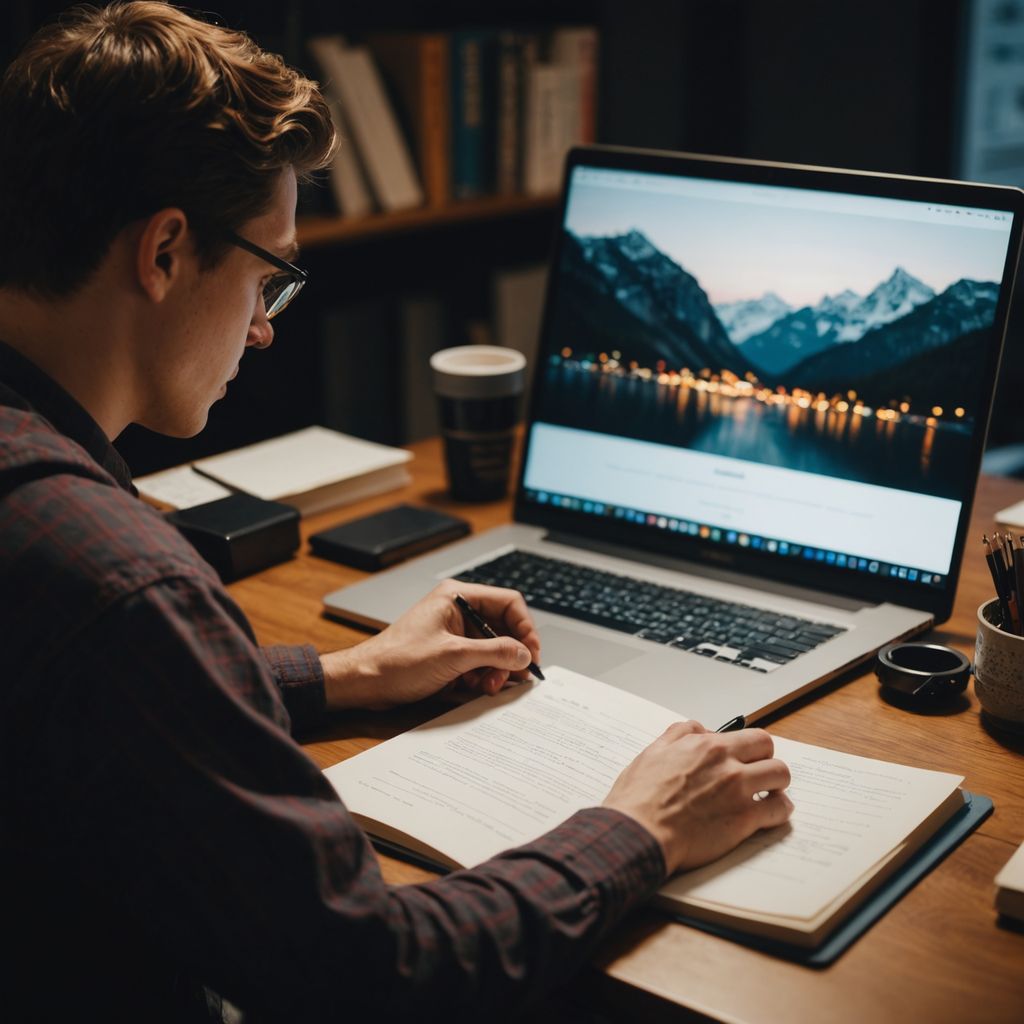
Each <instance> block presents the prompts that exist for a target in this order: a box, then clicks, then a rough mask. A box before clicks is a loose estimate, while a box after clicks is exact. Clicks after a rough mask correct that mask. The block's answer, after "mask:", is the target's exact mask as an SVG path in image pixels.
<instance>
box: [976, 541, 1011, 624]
mask: <svg viewBox="0 0 1024 1024" xmlns="http://www.w3.org/2000/svg"><path fill="white" fill-rule="evenodd" d="M998 537H999V534H998V533H996V534H993V535H992V539H993V540H996V541H997V544H996V546H995V547H993V545H992V543H991V541H989V539H988V534H982V537H981V540H982V543H984V545H985V561H986V562H987V563H988V571H989V572H990V573H991V574H992V583H993V585H994V586H995V588H996V597H997V598H998V599H999V615H1000V617H1001V620H1002V626H1003V628H1004V629H1005V630H1006V631H1007V632H1010V631H1011V629H1012V625H1011V620H1010V604H1009V601H1008V600H1007V596H1006V582H1005V570H1004V568H1003V567H1002V565H1001V562H1002V558H1001V557H1000V555H999V554H998V551H999V545H998V540H997V539H998Z"/></svg>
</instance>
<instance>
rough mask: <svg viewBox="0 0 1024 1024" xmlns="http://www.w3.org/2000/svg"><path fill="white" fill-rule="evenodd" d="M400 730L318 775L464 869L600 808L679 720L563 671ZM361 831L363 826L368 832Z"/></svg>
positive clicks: (369, 814)
mask: <svg viewBox="0 0 1024 1024" xmlns="http://www.w3.org/2000/svg"><path fill="white" fill-rule="evenodd" d="M544 674H545V680H544V682H532V683H524V684H522V685H521V686H516V687H512V688H510V689H507V690H504V691H502V692H501V693H500V694H498V695H497V696H495V697H480V698H478V699H477V700H474V701H472V702H471V703H469V704H465V705H463V706H462V707H459V708H456V709H455V710H453V711H450V712H448V713H447V714H445V715H442V716H441V717H440V718H436V719H434V720H433V721H431V722H427V723H425V724H424V725H421V726H419V727H418V728H416V729H412V730H410V731H409V732H406V733H402V734H400V735H398V736H396V737H394V738H393V739H391V740H388V741H387V742H386V743H382V744H380V745H378V746H376V747H373V748H371V749H370V750H367V751H365V752H364V753H361V754H359V755H358V756H356V757H353V758H349V759H348V760H347V761H343V762H341V763H340V764H337V765H334V766H333V767H331V768H328V769H326V771H325V772H324V774H325V775H326V776H327V778H328V780H329V781H330V782H331V784H332V785H333V786H334V788H335V789H336V790H337V791H338V794H339V795H340V796H341V798H342V799H343V800H344V801H345V804H346V806H347V807H348V809H349V810H350V811H351V812H353V813H355V814H360V815H363V816H364V817H366V818H371V819H374V820H376V821H381V822H384V823H386V824H389V825H392V826H394V827H396V828H398V829H400V830H401V831H403V832H406V833H408V834H409V835H412V836H415V837H416V838H417V839H419V840H420V841H421V842H423V843H426V844H427V845H428V846H431V847H433V848H434V849H435V850H439V851H440V852H442V853H444V854H445V855H447V856H448V857H450V858H451V859H452V860H453V861H455V862H457V863H459V864H462V865H464V866H467V867H469V866H472V865H474V864H478V863H480V862H481V861H483V860H486V859H487V858H488V857H492V856H494V855H495V854H497V853H500V852H501V851H502V850H506V849H509V848H510V847H513V846H519V845H520V844H522V843H525V842H529V841H530V840H532V839H536V838H537V837H538V836H541V835H543V834H544V833H545V832H547V831H549V830H550V829H552V828H554V827H555V826H556V825H559V824H561V823H562V822H563V821H565V819H566V818H568V817H569V816H570V815H572V814H574V813H575V812H576V811H578V810H580V809H581V808H584V807H593V806H595V805H597V804H600V803H601V801H602V800H603V799H604V798H605V796H606V795H607V793H608V790H609V789H611V786H612V783H613V782H614V781H615V779H616V778H617V777H618V775H619V773H620V772H621V771H622V769H623V768H624V767H625V766H626V765H627V764H629V762H630V761H632V760H633V758H634V757H635V756H636V755H637V754H638V753H639V752H640V751H641V750H642V749H643V748H644V747H646V746H647V745H648V744H649V743H651V741H652V740H654V739H656V738H657V737H658V736H659V735H661V733H662V732H664V731H665V729H666V728H667V727H668V726H669V725H670V724H671V723H672V722H678V721H680V716H679V715H678V714H676V713H675V712H672V711H668V710H667V709H665V708H661V707H659V706H658V705H656V704H652V703H650V702H649V701H646V700H643V699H642V698H640V697H636V696H634V695H632V694H629V693H626V692H625V691H623V690H618V689H615V688H614V687H611V686H608V685H607V684H605V683H601V682H598V681H597V680H594V679H588V678H587V677H585V676H581V675H577V674H576V673H575V672H570V671H568V670H567V669H563V668H558V667H551V668H546V669H545V673H544ZM371 831H372V829H371Z"/></svg>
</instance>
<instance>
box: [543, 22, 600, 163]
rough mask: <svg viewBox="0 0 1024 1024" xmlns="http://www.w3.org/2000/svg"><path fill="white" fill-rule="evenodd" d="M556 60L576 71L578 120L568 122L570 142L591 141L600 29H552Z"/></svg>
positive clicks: (572, 143) (552, 42) (594, 118)
mask: <svg viewBox="0 0 1024 1024" xmlns="http://www.w3.org/2000/svg"><path fill="white" fill-rule="evenodd" d="M551 59H552V62H553V63H554V64H557V65H560V66H562V67H569V68H572V69H573V71H574V72H575V76H576V83H575V87H574V91H575V93H576V101H575V114H576V121H575V124H573V123H572V122H571V121H570V124H569V128H568V130H569V141H570V144H571V145H577V144H579V145H588V144H590V143H592V142H594V141H595V140H596V137H597V91H598V90H597V68H598V32H597V29H596V28H595V27H594V26H593V25H575V26H566V27H564V28H556V29H554V30H553V31H552V33H551Z"/></svg>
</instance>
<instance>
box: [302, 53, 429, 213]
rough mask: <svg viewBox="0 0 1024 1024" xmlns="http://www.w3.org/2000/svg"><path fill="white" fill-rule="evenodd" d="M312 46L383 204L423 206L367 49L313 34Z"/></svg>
mask: <svg viewBox="0 0 1024 1024" xmlns="http://www.w3.org/2000/svg"><path fill="white" fill-rule="evenodd" d="M310 49H311V51H312V53H313V55H314V56H315V58H316V59H317V61H318V63H319V64H320V66H321V68H323V71H324V75H325V78H326V82H327V84H328V86H329V88H330V89H331V90H332V91H333V92H334V93H335V94H336V96H337V98H338V101H339V104H340V111H341V116H342V117H343V118H344V122H345V124H346V125H347V126H348V128H349V130H350V131H351V133H352V137H353V139H354V141H355V145H356V147H357V149H358V152H359V156H360V160H361V163H362V166H363V167H364V168H365V170H366V177H367V179H368V181H369V183H370V187H371V189H372V190H373V194H374V196H375V197H376V200H377V202H378V204H379V205H380V207H381V209H383V210H386V211H395V210H406V209H411V208H413V207H417V206H422V205H423V199H424V197H423V189H422V187H421V185H420V181H419V178H418V176H417V173H416V168H415V166H414V164H413V160H412V157H411V155H410V153H409V147H408V146H407V144H406V141H405V139H404V138H403V136H402V132H401V129H400V127H399V124H398V119H397V118H396V117H395V113H394V110H393V109H392V107H391V103H390V101H389V100H388V96H387V92H386V90H385V88H384V84H383V82H382V81H381V78H380V74H379V73H378V71H377V67H376V65H375V64H374V62H373V58H372V57H371V56H370V51H369V50H368V49H367V48H366V47H365V46H347V45H346V43H345V40H344V38H343V37H341V36H317V37H315V38H313V39H311V40H310Z"/></svg>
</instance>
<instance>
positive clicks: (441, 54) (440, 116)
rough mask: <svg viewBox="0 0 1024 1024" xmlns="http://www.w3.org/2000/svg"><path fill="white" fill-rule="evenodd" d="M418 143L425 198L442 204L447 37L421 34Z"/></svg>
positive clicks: (447, 132)
mask: <svg viewBox="0 0 1024 1024" xmlns="http://www.w3.org/2000/svg"><path fill="white" fill-rule="evenodd" d="M420 61H421V63H420V81H421V85H420V117H419V122H420V125H421V132H422V140H421V145H420V154H421V165H422V169H423V181H424V185H425V188H426V193H427V201H428V202H429V203H430V204H431V205H432V206H444V205H446V204H447V203H448V202H449V201H450V200H451V169H450V165H449V151H450V148H451V101H450V98H449V93H450V89H449V84H448V83H449V70H450V69H449V57H448V38H447V37H446V36H444V35H440V34H431V35H427V36H424V37H423V40H422V49H421V54H420Z"/></svg>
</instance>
